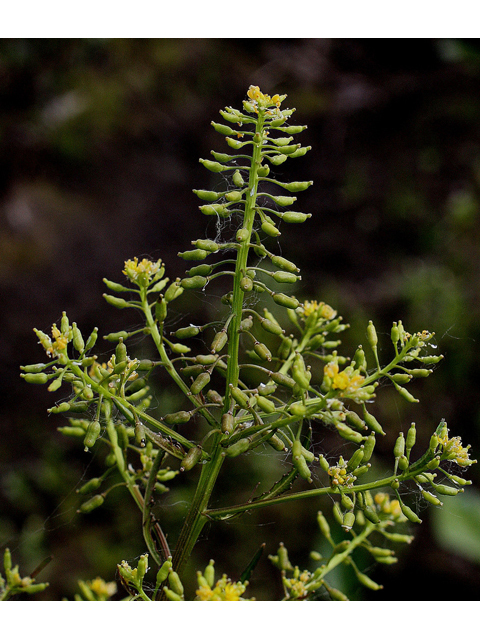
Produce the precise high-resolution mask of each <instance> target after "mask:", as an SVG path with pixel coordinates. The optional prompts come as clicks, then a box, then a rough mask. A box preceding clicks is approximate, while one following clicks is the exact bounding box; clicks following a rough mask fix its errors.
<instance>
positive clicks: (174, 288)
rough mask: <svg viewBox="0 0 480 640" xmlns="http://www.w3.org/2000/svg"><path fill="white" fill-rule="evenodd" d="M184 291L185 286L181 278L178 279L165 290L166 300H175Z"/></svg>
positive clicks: (168, 301) (167, 301)
mask: <svg viewBox="0 0 480 640" xmlns="http://www.w3.org/2000/svg"><path fill="white" fill-rule="evenodd" d="M182 293H183V288H182V286H181V284H180V280H178V281H177V280H176V281H175V282H172V284H171V285H170V286H169V287H168V289H167V290H166V291H165V302H166V303H167V304H168V303H170V302H173V301H174V300H175V299H176V298H178V296H181V295H182Z"/></svg>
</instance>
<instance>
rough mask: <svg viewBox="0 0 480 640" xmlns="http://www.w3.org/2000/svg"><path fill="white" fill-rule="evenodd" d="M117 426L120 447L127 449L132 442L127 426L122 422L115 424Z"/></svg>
mask: <svg viewBox="0 0 480 640" xmlns="http://www.w3.org/2000/svg"><path fill="white" fill-rule="evenodd" d="M115 427H116V429H117V437H118V444H119V446H120V449H123V450H125V449H126V448H127V447H128V445H129V443H130V438H129V436H128V431H127V428H126V427H125V425H124V424H122V423H119V424H117V425H115Z"/></svg>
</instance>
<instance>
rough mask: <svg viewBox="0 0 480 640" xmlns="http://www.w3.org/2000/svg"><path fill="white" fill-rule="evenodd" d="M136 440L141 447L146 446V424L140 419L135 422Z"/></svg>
mask: <svg viewBox="0 0 480 640" xmlns="http://www.w3.org/2000/svg"><path fill="white" fill-rule="evenodd" d="M135 442H136V443H137V444H139V445H140V446H141V447H144V446H145V425H144V424H142V423H141V422H140V421H139V420H137V422H136V423H135Z"/></svg>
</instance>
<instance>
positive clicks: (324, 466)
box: [318, 455, 330, 472]
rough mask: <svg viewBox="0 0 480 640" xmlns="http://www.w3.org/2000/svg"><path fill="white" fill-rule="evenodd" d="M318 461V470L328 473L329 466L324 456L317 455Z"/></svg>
mask: <svg viewBox="0 0 480 640" xmlns="http://www.w3.org/2000/svg"><path fill="white" fill-rule="evenodd" d="M318 461H319V463H320V468H321V469H323V471H325V472H328V470H329V469H330V465H329V464H328V462H327V459H326V458H325V456H322V455H319V456H318Z"/></svg>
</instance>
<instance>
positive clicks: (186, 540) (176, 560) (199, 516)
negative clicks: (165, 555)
mask: <svg viewBox="0 0 480 640" xmlns="http://www.w3.org/2000/svg"><path fill="white" fill-rule="evenodd" d="M263 122H264V116H263V114H259V116H258V120H257V123H256V133H258V134H259V137H260V142H259V143H255V144H254V145H253V154H252V160H251V165H250V169H249V181H248V190H247V196H246V201H245V214H244V220H243V227H244V228H245V229H247V231H248V237H247V239H246V240H245V241H244V242H242V243H241V244H240V246H239V248H238V250H237V259H236V265H235V276H234V279H233V299H232V316H233V317H232V320H231V322H230V324H229V327H228V338H229V340H228V360H227V372H226V383H225V403H224V410H225V411H228V409H229V407H230V386H229V385H230V384H231V385H233V386H237V385H238V379H239V359H238V352H239V344H240V334H239V328H240V322H241V320H242V310H243V299H244V292H243V290H242V288H241V287H240V281H241V279H242V277H243V276H244V274H245V271H246V268H247V262H248V253H249V245H250V238H251V234H252V229H253V223H254V218H255V203H256V198H257V188H258V168H259V167H260V163H261V149H262V142H261V141H262V140H263ZM223 437H224V435H223V434H222V433H220V434H217V435H216V436H215V437H214V439H213V444H212V449H211V452H210V454H211V459H210V461H209V462H207V463H205V464H204V465H203V467H202V471H201V474H200V479H199V482H198V485H197V489H196V492H195V495H194V498H193V502H192V505H191V507H190V509H189V512H188V514H187V517H186V520H185V523H184V525H183V527H182V530H181V532H180V536H179V539H178V541H177V544H176V552H175V554H174V556H173V560H172V562H173V566H174V568H175V571H177V572H178V573H180V572H181V570H182V568H183V566H184V564H185V563H186V561H187V560H188V558H189V557H190V554H191V553H192V550H193V548H194V546H195V543H196V541H197V539H198V536H199V535H200V533H201V531H202V529H203V527H204V526H205V523H206V522H207V520H208V518H207V517H206V516H205V511H206V509H207V506H208V502H209V500H210V496H211V494H212V491H213V488H214V486H215V483H216V480H217V477H218V474H219V472H220V469H221V467H222V464H223V459H224V458H223V456H222V448H221V447H220V442H221V440H222V439H223Z"/></svg>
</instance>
